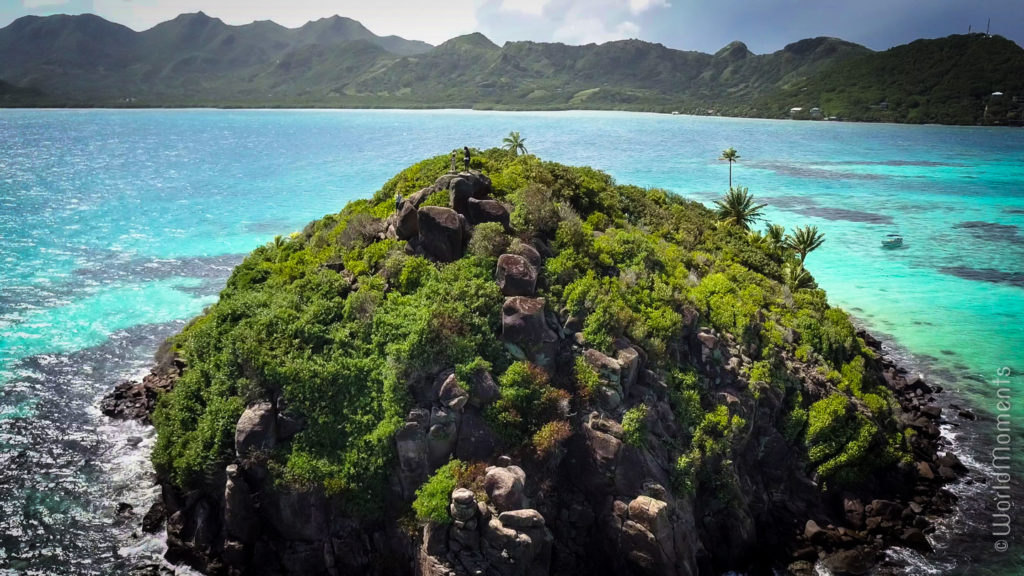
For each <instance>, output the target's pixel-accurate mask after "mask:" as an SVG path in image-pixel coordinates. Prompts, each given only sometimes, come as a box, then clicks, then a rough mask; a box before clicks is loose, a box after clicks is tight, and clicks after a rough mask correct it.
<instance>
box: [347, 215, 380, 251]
mask: <svg viewBox="0 0 1024 576" xmlns="http://www.w3.org/2000/svg"><path fill="white" fill-rule="evenodd" d="M381 229H382V224H381V221H380V220H379V219H377V218H374V217H373V216H372V215H370V214H367V213H365V212H360V213H358V214H355V215H353V216H352V217H351V218H349V219H348V223H347V224H346V225H345V227H344V229H343V230H342V232H341V234H340V235H339V236H338V242H339V243H340V244H341V246H343V247H345V248H354V247H358V246H365V245H366V244H368V243H370V242H372V241H373V240H375V239H376V237H377V234H379V233H380V232H381Z"/></svg>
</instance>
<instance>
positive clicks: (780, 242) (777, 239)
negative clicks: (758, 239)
mask: <svg viewBox="0 0 1024 576" xmlns="http://www.w3.org/2000/svg"><path fill="white" fill-rule="evenodd" d="M764 235H765V238H766V239H767V241H768V246H769V248H771V249H772V251H773V252H775V253H778V252H779V251H780V249H781V248H783V247H784V246H785V245H786V227H785V226H783V225H782V224H769V225H768V227H767V228H765V230H764Z"/></svg>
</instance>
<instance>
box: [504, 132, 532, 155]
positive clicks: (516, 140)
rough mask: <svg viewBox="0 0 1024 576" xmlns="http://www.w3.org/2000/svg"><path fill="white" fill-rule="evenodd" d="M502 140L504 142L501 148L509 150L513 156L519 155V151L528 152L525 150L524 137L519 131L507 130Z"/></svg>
mask: <svg viewBox="0 0 1024 576" xmlns="http://www.w3.org/2000/svg"><path fill="white" fill-rule="evenodd" d="M502 142H503V143H504V146H502V148H504V149H505V150H508V151H509V152H511V153H512V155H513V156H519V153H520V152H522V153H523V154H529V152H527V151H526V138H523V137H522V136H520V135H519V132H509V133H508V136H506V137H505V139H504V140H502Z"/></svg>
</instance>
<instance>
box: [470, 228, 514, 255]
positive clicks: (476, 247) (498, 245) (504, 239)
mask: <svg viewBox="0 0 1024 576" xmlns="http://www.w3.org/2000/svg"><path fill="white" fill-rule="evenodd" d="M510 240H511V239H510V238H509V237H508V236H507V235H506V234H505V228H504V227H503V226H502V225H501V224H499V223H497V222H484V223H483V224H477V225H476V227H475V228H474V229H473V237H472V238H471V239H470V240H469V253H470V254H473V255H474V256H479V257H481V258H497V257H498V256H501V255H502V254H504V253H505V251H506V250H508V247H509V242H510Z"/></svg>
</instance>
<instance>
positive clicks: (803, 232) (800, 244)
mask: <svg viewBox="0 0 1024 576" xmlns="http://www.w3.org/2000/svg"><path fill="white" fill-rule="evenodd" d="M824 243H825V235H824V234H822V233H820V232H818V227H817V226H801V227H799V228H796V229H795V230H793V235H792V236H789V237H787V238H786V246H788V247H789V248H792V249H793V250H794V251H795V252H796V253H797V254H799V255H800V265H801V266H803V264H804V259H806V258H807V255H808V254H810V253H811V252H814V251H815V250H817V249H818V248H819V247H820V246H821V245H822V244H824Z"/></svg>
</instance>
